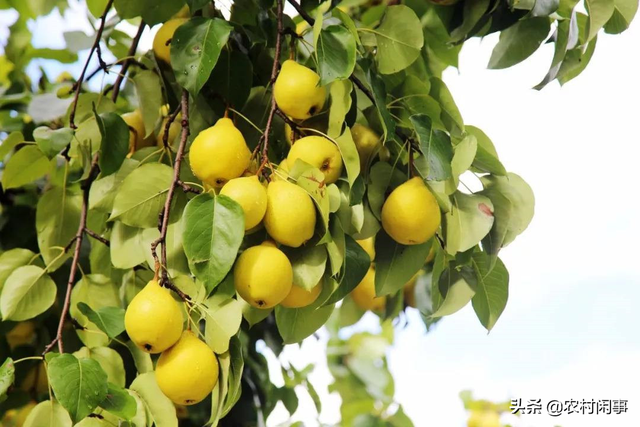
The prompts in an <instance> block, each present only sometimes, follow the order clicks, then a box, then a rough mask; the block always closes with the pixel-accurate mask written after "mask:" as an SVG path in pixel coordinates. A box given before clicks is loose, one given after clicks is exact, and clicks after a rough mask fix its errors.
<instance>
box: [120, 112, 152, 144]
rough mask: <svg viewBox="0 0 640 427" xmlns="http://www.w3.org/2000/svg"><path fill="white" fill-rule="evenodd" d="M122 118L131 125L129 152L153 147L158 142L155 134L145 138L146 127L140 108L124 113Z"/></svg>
mask: <svg viewBox="0 0 640 427" xmlns="http://www.w3.org/2000/svg"><path fill="white" fill-rule="evenodd" d="M122 120H124V122H125V123H126V124H127V126H128V127H129V153H133V152H134V151H137V150H139V149H141V148H144V147H152V146H153V145H154V144H155V143H156V139H155V136H154V135H153V134H151V135H149V136H148V137H147V138H145V134H146V129H145V127H144V120H143V119H142V113H140V110H134V111H132V112H130V113H124V114H123V115H122Z"/></svg>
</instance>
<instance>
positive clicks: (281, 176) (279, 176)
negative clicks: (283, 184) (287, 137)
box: [271, 159, 289, 181]
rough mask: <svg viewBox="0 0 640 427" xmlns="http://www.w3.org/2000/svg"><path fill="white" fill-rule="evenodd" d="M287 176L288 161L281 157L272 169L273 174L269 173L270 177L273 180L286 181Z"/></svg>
mask: <svg viewBox="0 0 640 427" xmlns="http://www.w3.org/2000/svg"><path fill="white" fill-rule="evenodd" d="M288 177H289V163H288V162H287V159H283V160H282V161H281V162H280V164H279V165H278V167H277V168H276V170H275V171H274V173H273V175H271V179H272V180H273V181H286V180H287V178H288Z"/></svg>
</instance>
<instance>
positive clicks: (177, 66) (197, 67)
mask: <svg viewBox="0 0 640 427" xmlns="http://www.w3.org/2000/svg"><path fill="white" fill-rule="evenodd" d="M231 29H232V27H231V25H229V24H228V23H227V21H224V20H222V19H218V18H213V19H207V18H203V17H194V18H191V19H190V20H189V21H187V22H185V23H184V24H182V25H181V26H180V27H178V29H177V30H176V32H175V34H174V35H173V39H172V41H171V65H172V66H173V71H174V73H175V75H176V80H177V81H178V83H180V85H181V86H182V87H184V88H185V89H187V90H188V91H189V92H190V93H191V95H192V96H196V95H197V94H198V92H200V89H202V86H204V84H205V83H206V82H207V80H208V79H209V76H210V75H211V71H212V70H213V67H214V66H215V65H216V62H217V61H218V57H219V56H220V52H221V51H222V48H223V47H224V45H225V44H226V43H227V40H228V39H229V34H230V33H231Z"/></svg>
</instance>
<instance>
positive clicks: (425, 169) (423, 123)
mask: <svg viewBox="0 0 640 427" xmlns="http://www.w3.org/2000/svg"><path fill="white" fill-rule="evenodd" d="M410 120H411V123H412V124H413V127H414V129H415V131H416V134H417V135H418V141H419V142H420V151H421V152H422V154H423V155H422V156H420V157H418V158H417V159H415V162H414V164H415V166H416V169H417V170H418V172H420V175H422V177H423V178H425V179H427V180H435V181H444V180H446V179H449V178H450V177H451V161H452V160H453V149H452V147H451V140H450V139H449V137H448V135H447V134H446V133H445V132H443V131H441V130H438V129H433V126H432V122H431V119H430V118H429V116H427V115H425V114H416V115H414V116H411V117H410Z"/></svg>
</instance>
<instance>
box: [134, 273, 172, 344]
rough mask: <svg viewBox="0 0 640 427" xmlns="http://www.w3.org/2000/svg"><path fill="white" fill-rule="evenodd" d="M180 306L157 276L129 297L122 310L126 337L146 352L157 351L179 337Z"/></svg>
mask: <svg viewBox="0 0 640 427" xmlns="http://www.w3.org/2000/svg"><path fill="white" fill-rule="evenodd" d="M182 323H183V317H182V310H181V308H180V304H179V303H178V302H177V301H176V300H175V299H173V297H172V296H171V293H170V291H169V290H168V289H165V288H163V287H161V286H160V284H159V283H158V281H157V280H150V281H149V283H147V285H146V286H145V287H144V288H143V289H142V290H141V291H140V292H138V294H137V295H136V296H135V297H134V298H133V299H132V300H131V303H130V304H129V307H127V311H126V312H125V314H124V326H125V329H126V330H127V334H129V338H131V341H133V342H134V343H135V344H136V345H137V346H138V347H140V348H141V349H142V350H144V351H146V352H147V353H160V352H161V351H164V350H166V349H167V348H169V347H171V346H172V345H174V344H175V343H176V341H178V339H179V338H180V334H181V333H182Z"/></svg>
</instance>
